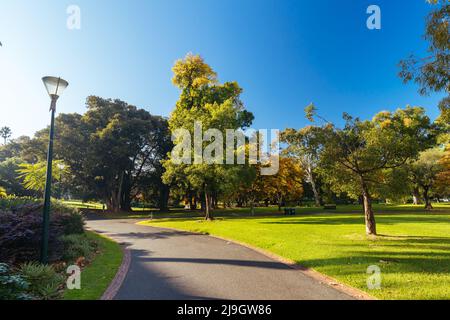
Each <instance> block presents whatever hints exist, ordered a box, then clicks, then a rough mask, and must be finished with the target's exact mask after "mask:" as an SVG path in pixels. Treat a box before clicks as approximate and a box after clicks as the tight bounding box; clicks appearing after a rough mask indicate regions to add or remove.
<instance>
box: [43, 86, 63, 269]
mask: <svg viewBox="0 0 450 320" xmlns="http://www.w3.org/2000/svg"><path fill="white" fill-rule="evenodd" d="M42 81H43V82H44V85H45V88H46V89H47V92H48V94H49V96H50V99H51V103H50V111H51V112H52V116H51V122H50V138H49V142H48V154H47V178H46V180H45V193H44V211H43V220H42V221H43V222H42V246H41V262H42V263H43V264H47V263H48V238H49V229H50V197H51V193H52V190H51V189H52V162H53V135H54V130H55V111H56V101H57V100H58V98H59V96H60V95H61V94H62V93H63V91H64V90H65V89H66V88H67V86H68V85H69V83H68V82H67V81H66V80H63V79H61V78H56V77H44V78H42Z"/></svg>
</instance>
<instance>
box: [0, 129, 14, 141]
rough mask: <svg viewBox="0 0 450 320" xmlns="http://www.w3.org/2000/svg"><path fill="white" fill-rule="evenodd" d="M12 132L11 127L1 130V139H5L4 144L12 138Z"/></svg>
mask: <svg viewBox="0 0 450 320" xmlns="http://www.w3.org/2000/svg"><path fill="white" fill-rule="evenodd" d="M11 135H12V131H11V128H9V127H3V128H0V137H2V138H3V142H4V144H6V141H7V140H8V139H9V138H10V137H11Z"/></svg>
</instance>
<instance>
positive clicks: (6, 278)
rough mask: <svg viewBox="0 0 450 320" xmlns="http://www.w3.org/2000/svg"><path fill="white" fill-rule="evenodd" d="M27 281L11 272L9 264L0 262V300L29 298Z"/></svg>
mask: <svg viewBox="0 0 450 320" xmlns="http://www.w3.org/2000/svg"><path fill="white" fill-rule="evenodd" d="M28 289H29V284H28V282H27V281H26V280H25V279H24V278H23V277H22V276H20V275H15V274H13V273H12V272H11V269H10V268H9V266H8V265H7V264H5V263H0V300H30V299H31V298H32V297H31V296H30V295H29V294H28V293H27V291H28Z"/></svg>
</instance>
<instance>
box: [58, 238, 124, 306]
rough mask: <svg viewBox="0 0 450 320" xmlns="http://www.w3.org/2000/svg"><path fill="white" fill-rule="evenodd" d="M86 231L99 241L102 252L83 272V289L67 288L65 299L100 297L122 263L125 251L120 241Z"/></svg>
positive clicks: (93, 298)
mask: <svg viewBox="0 0 450 320" xmlns="http://www.w3.org/2000/svg"><path fill="white" fill-rule="evenodd" d="M86 233H87V235H88V237H89V238H91V239H95V240H96V241H97V242H98V243H99V249H100V253H99V254H98V255H97V256H96V257H95V259H94V261H93V262H92V263H91V264H90V265H89V266H87V267H86V268H85V269H83V271H82V272H81V290H66V291H65V292H64V297H63V299H64V300H98V299H100V298H101V296H102V295H103V293H104V292H105V290H106V289H107V288H108V286H109V284H110V283H111V281H112V280H113V279H114V277H115V275H116V273H117V270H118V269H119V267H120V265H121V263H122V257H123V252H122V248H121V247H120V245H119V244H118V243H116V242H114V241H112V240H110V239H108V238H105V237H103V236H101V235H98V234H96V233H94V232H89V231H87V232H86Z"/></svg>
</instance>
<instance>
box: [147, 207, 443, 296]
mask: <svg viewBox="0 0 450 320" xmlns="http://www.w3.org/2000/svg"><path fill="white" fill-rule="evenodd" d="M348 209H349V210H348V211H349V212H352V211H353V208H348ZM356 209H358V208H356ZM377 209H380V208H377ZM380 211H381V210H380ZM342 212H345V209H344V208H339V209H338V213H315V214H310V213H308V214H301V215H298V216H295V217H284V216H266V217H249V216H247V217H230V216H227V217H222V218H219V219H217V220H216V221H213V222H206V221H203V220H201V219H199V218H188V219H186V218H177V219H155V220H152V221H146V222H142V224H145V225H150V226H155V227H170V228H177V229H182V230H187V231H193V232H199V233H205V234H211V235H217V236H220V237H224V238H228V239H234V240H237V241H240V242H244V243H248V244H250V245H253V246H256V247H259V248H262V249H265V250H268V251H270V252H272V253H275V254H277V255H280V256H282V257H285V258H288V259H290V260H293V261H295V262H297V263H299V264H301V265H304V266H307V267H310V268H313V269H315V270H317V271H319V272H321V273H323V274H326V275H329V276H331V277H334V278H336V279H338V280H339V281H341V282H343V283H346V284H348V285H351V286H353V287H356V288H359V289H361V290H364V291H366V292H368V293H369V294H371V295H373V296H375V297H377V298H381V299H450V207H449V206H448V205H447V206H446V205H441V206H438V209H437V211H436V212H435V213H429V212H424V211H422V209H420V207H412V206H401V207H397V208H395V207H392V208H387V209H386V208H384V210H382V212H383V213H378V214H377V215H376V218H377V223H378V232H379V234H380V235H379V236H378V237H376V238H367V236H366V235H365V229H364V218H363V216H362V214H360V213H342ZM241 214H242V213H241ZM371 265H377V266H379V267H380V269H381V272H382V284H381V289H380V290H369V289H368V288H367V277H368V274H367V268H368V266H371Z"/></svg>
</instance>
